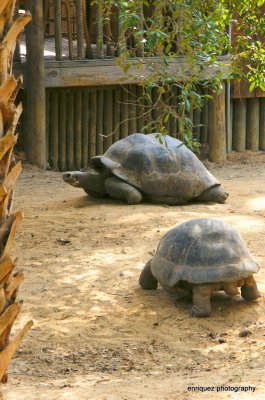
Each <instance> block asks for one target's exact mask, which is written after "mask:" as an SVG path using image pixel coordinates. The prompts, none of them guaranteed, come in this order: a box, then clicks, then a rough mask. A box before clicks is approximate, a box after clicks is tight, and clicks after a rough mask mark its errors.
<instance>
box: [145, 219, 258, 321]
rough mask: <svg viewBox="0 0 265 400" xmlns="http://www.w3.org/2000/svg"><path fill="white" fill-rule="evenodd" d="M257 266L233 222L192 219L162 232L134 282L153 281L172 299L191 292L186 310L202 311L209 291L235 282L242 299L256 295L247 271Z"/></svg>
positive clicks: (150, 284) (229, 290)
mask: <svg viewBox="0 0 265 400" xmlns="http://www.w3.org/2000/svg"><path fill="white" fill-rule="evenodd" d="M258 270H259V265H258V263H257V262H256V261H255V259H254V258H253V257H252V255H251V254H250V252H249V250H248V248H247V246H246V244H245V242H244V241H243V239H242V238H241V236H240V235H239V233H238V232H237V231H236V230H235V229H234V228H233V227H231V226H230V225H228V224H227V223H225V222H223V221H220V220H216V219H194V220H190V221H188V222H184V223H182V224H180V225H177V226H176V227H175V228H173V229H171V230H170V231H169V232H167V233H166V234H165V235H164V236H163V237H162V239H161V240H160V242H159V245H158V248H157V250H156V253H155V255H154V256H153V258H152V259H151V260H149V261H148V262H147V264H146V266H145V267H144V269H143V270H142V272H141V274H140V278H139V283H140V285H141V287H142V288H143V289H156V288H157V285H158V282H159V283H160V285H161V286H162V287H163V289H164V290H165V291H166V292H168V294H169V296H170V297H172V299H173V300H176V299H179V298H181V297H182V296H183V294H185V293H192V295H193V305H192V308H191V315H192V316H194V317H206V316H208V315H209V314H210V312H211V305H210V297H211V294H212V292H213V291H216V290H224V291H225V293H226V294H228V295H230V296H235V295H237V294H238V289H237V287H241V296H242V297H243V298H244V299H245V300H246V301H251V300H255V299H257V298H258V297H259V292H258V289H257V285H256V282H255V280H254V278H253V274H254V273H256V272H258Z"/></svg>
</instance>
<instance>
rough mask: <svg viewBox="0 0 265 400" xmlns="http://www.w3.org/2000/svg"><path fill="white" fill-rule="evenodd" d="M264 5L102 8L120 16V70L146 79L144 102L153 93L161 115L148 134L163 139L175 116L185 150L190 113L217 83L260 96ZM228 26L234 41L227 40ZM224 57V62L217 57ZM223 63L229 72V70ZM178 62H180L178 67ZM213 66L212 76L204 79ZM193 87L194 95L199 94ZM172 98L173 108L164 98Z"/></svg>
mask: <svg viewBox="0 0 265 400" xmlns="http://www.w3.org/2000/svg"><path fill="white" fill-rule="evenodd" d="M264 3H265V0H206V1H201V0H175V1H172V0H127V1H122V0H119V1H113V0H106V1H105V2H104V5H105V10H106V13H105V15H106V18H108V16H109V14H110V13H113V12H115V13H117V12H118V14H119V25H120V26H119V28H120V32H119V44H118V49H117V51H118V53H119V57H118V59H117V62H118V64H119V65H120V66H121V67H122V68H123V69H124V71H126V72H127V71H129V70H130V67H131V65H132V64H133V65H135V63H137V64H138V65H139V66H142V65H144V66H145V68H148V69H149V71H150V74H149V75H148V77H146V78H145V79H144V80H143V82H142V85H143V89H144V96H145V97H146V98H147V99H148V98H149V99H151V96H150V93H151V91H152V90H153V89H155V90H156V91H157V93H158V101H157V104H156V106H158V104H159V107H160V113H159V115H160V117H159V120H158V121H157V125H158V126H156V127H155V128H154V129H159V130H160V131H161V132H162V133H166V128H165V126H166V122H167V121H168V118H176V119H177V121H178V130H179V135H180V138H181V139H182V140H184V141H186V142H187V143H188V144H189V145H190V146H192V145H193V146H194V145H195V146H196V143H194V141H193V139H192V129H193V125H192V121H191V119H190V118H189V112H190V111H191V109H196V108H201V107H202V106H203V104H204V103H205V102H206V101H207V100H208V99H209V98H210V97H211V96H210V94H209V93H210V92H211V91H217V90H218V89H219V88H221V86H222V78H223V76H224V74H225V76H226V77H227V78H228V79H229V78H238V79H240V78H245V79H247V80H248V81H249V82H250V90H254V89H255V88H257V87H259V88H261V89H263V90H265V73H264V72H265V71H264V69H265V68H264V65H265V48H264V32H265V16H264V12H263V13H262V12H261V9H260V7H261V6H263V4H264ZM231 27H232V35H231ZM224 55H227V57H225V58H224V57H220V56H224ZM228 58H229V71H228ZM181 61H182V64H181ZM173 62H175V65H178V64H179V63H180V65H183V67H182V68H181V74H182V79H181V81H177V80H176V71H175V70H174V68H172V63H173ZM207 68H208V70H209V69H211V68H214V70H215V71H218V73H215V74H214V75H213V74H212V75H209V76H208V74H207V73H206V71H207ZM198 85H199V86H200V90H198ZM166 94H167V95H168V96H167V98H168V97H169V96H176V97H177V108H172V107H169V106H168V103H167V102H166V101H164V98H165V97H166V96H165V95H166Z"/></svg>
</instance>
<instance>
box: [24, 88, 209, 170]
mask: <svg viewBox="0 0 265 400" xmlns="http://www.w3.org/2000/svg"><path fill="white" fill-rule="evenodd" d="M152 100H153V105H154V104H155V103H156V101H157V93H156V92H155V90H154V91H153V93H152ZM169 104H170V105H171V106H173V107H177V103H176V97H172V98H170V101H169ZM153 105H152V104H150V103H147V102H146V101H145V100H144V99H143V97H142V88H141V87H140V86H139V85H123V86H121V85H115V86H105V87H101V86H97V87H83V88H80V87H75V88H73V87H70V88H48V89H46V148H47V156H46V159H47V163H48V165H49V166H50V167H51V168H53V169H59V170H62V171H65V170H67V169H80V168H85V167H86V166H87V165H88V161H89V159H90V158H91V157H93V156H94V155H98V154H103V153H104V152H105V151H106V150H107V148H108V147H109V146H110V145H111V144H112V143H114V142H115V141H117V140H119V139H122V138H125V137H127V136H128V135H129V134H132V133H136V132H141V131H142V130H143V128H144V126H146V125H147V124H149V123H150V122H151V121H156V120H157V117H158V114H159V112H160V110H159V107H154V106H153ZM25 107H26V104H25ZM25 115H26V114H25ZM189 117H190V118H191V119H192V121H193V123H194V137H195V138H196V139H197V140H198V141H199V142H201V143H202V144H203V146H202V150H203V155H204V156H205V155H206V153H205V152H206V151H207V148H208V146H207V143H208V118H209V117H208V105H206V106H205V107H204V108H203V110H202V111H199V110H197V109H196V110H194V111H192V112H191V113H190V115H189ZM23 127H25V120H24V121H23V122H22V131H23ZM166 129H167V130H168V132H169V134H170V135H172V136H173V137H177V135H178V124H177V121H176V119H173V118H171V119H169V120H168V122H167V124H166ZM151 131H152V129H151V128H150V129H149V130H148V131H147V133H150V132H151ZM23 134H24V138H25V135H26V132H22V133H21V142H20V147H21V149H23V146H24V143H25V142H26V140H24V138H23Z"/></svg>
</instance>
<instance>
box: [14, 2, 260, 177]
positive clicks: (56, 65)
mask: <svg viewBox="0 0 265 400" xmlns="http://www.w3.org/2000/svg"><path fill="white" fill-rule="evenodd" d="M47 3H49V5H52V7H53V10H54V11H53V17H54V19H53V31H54V43H53V57H52V59H51V58H50V56H49V57H45V48H46V47H45V43H46V44H47V43H48V45H49V43H50V42H49V41H48V42H46V41H43V38H44V39H45V14H46V12H44V9H45V7H46V8H47ZM66 3H67V7H66V8H64V5H65V4H66ZM89 3H90V2H89V1H85V0H67V1H66V0H60V1H59V0H36V1H33V0H28V2H27V4H28V8H29V9H30V11H31V13H32V15H33V22H32V23H31V26H29V27H28V28H27V31H26V44H27V57H26V63H22V64H19V66H18V70H19V71H20V72H22V73H23V75H24V76H25V92H26V113H25V115H24V118H23V121H24V122H23V125H24V132H25V134H24V135H23V142H24V148H25V149H26V153H27V158H28V160H29V161H30V162H31V163H33V164H36V165H38V166H40V167H41V168H46V167H47V166H48V165H49V166H50V167H52V168H55V169H58V168H59V169H63V170H64V169H65V168H72V167H73V168H74V167H75V168H81V167H85V166H86V164H87V161H85V159H84V157H85V156H86V155H88V157H89V156H90V155H92V154H94V152H95V151H96V152H97V154H99V152H102V151H103V150H104V149H105V148H106V146H107V143H109V144H111V143H112V141H113V140H117V139H118V138H121V137H124V135H125V133H124V132H125V130H126V129H127V132H126V135H128V134H131V133H134V132H135V131H136V129H137V130H138V131H139V128H141V124H140V123H139V120H142V122H143V118H141V115H140V107H136V110H135V107H131V105H132V96H131V95H130V93H131V92H133V93H136V94H137V93H139V92H140V87H139V83H140V82H141V81H142V79H143V77H144V76H146V74H148V73H150V72H149V70H148V67H146V68H141V69H138V68H137V66H136V65H135V66H134V65H133V66H132V67H131V68H130V70H129V73H124V72H123V71H122V70H121V68H120V67H118V66H117V65H116V64H115V55H117V54H118V53H119V47H118V45H117V43H118V38H119V24H118V14H117V12H116V11H117V10H115V9H114V10H113V14H112V17H111V19H110V23H109V25H107V26H103V25H102V23H101V17H102V13H103V8H102V4H103V2H99V3H98V4H97V5H93V7H94V8H93V7H92V8H91V7H90V8H88V7H87V4H89ZM45 5H46V6H45ZM65 10H66V11H65ZM144 12H146V10H145V11H144ZM64 19H65V22H63V21H64ZM43 21H44V22H43ZM70 22H72V24H71V23H70ZM67 38H68V39H67ZM65 40H66V42H65ZM124 42H125V43H126V45H127V46H128V48H129V51H130V52H131V56H132V62H133V58H134V57H135V56H136V55H139V54H138V53H139V49H135V48H134V41H133V38H132V37H131V35H130V33H128V35H127V37H124ZM137 52H138V53H137ZM50 53H51V52H50ZM43 54H44V56H43ZM223 58H224V59H226V58H225V57H223ZM152 60H155V59H152ZM136 62H137V61H136V60H135V63H136ZM146 62H147V63H148V59H146ZM227 63H228V64H229V60H227ZM170 67H171V69H172V72H173V73H174V74H175V76H176V78H177V79H180V80H181V77H182V72H183V70H187V69H188V68H189V66H188V65H187V64H186V62H185V59H184V58H180V59H179V61H178V62H177V63H176V62H171V63H170ZM218 72H219V71H216V70H213V69H205V70H204V71H203V73H202V78H203V77H205V76H212V75H214V74H216V73H218ZM224 79H225V76H224ZM241 86H242V85H241ZM241 86H240V87H241ZM237 87H238V85H237V83H233V82H232V84H231V85H230V84H225V83H224V88H223V92H222V93H219V94H213V101H212V102H211V103H209V105H208V107H207V110H203V111H202V113H201V114H200V113H198V110H194V111H192V112H191V115H192V119H193V122H194V125H195V128H194V134H195V136H196V137H197V138H198V139H199V140H200V141H201V143H203V144H204V145H205V147H206V148H207V149H208V150H207V157H208V158H209V159H210V160H211V161H223V160H225V158H226V153H227V152H229V151H231V150H236V151H244V150H245V149H247V148H249V149H251V150H254V151H256V150H259V149H261V150H263V149H264V147H265V128H264V123H263V122H262V121H264V119H265V116H264V101H263V99H262V98H260V99H259V100H256V98H255V99H253V100H251V99H246V100H243V101H242V100H240V101H239V100H238V99H239V95H238V93H239V91H238V90H237ZM83 92H84V93H85V92H86V94H83ZM90 92H94V94H93V95H90ZM126 92H127V94H126ZM263 95H264V93H262V92H260V93H259V96H263ZM64 96H65V98H64ZM105 96H107V98H108V101H109V104H111V107H108V106H107V104H106V102H107V100H106V99H105ZM90 97H91V98H90ZM128 99H129V104H127V109H126V107H125V106H124V104H126V102H127V103H128ZM154 102H155V94H154ZM243 103H245V105H244V104H243ZM104 105H105V108H104ZM71 107H73V108H72V110H71V109H70V108H71ZM107 108H108V109H109V111H108V113H107V114H106V112H105V111H104V109H107ZM209 110H210V112H208V111H209ZM138 111H139V113H138ZM93 112H94V113H96V115H94V116H92V114H93ZM246 113H247V114H246ZM70 114H72V115H70ZM156 115H157V114H156V112H155V111H154V112H152V113H151V117H152V118H156ZM246 115H248V118H247V117H246ZM238 117H240V118H238ZM122 118H125V120H124V121H125V122H124V123H122ZM132 118H136V121H135V122H132V121H131V119H132ZM45 120H46V121H45ZM126 120H128V121H127V122H126ZM248 120H250V121H252V122H251V123H248V122H247V121H248ZM106 121H109V122H108V123H107V122H106ZM253 121H255V123H254V122H253ZM115 124H117V125H115ZM242 124H243V125H244V126H242ZM200 125H201V126H200ZM120 126H121V129H120V130H122V131H123V133H122V134H121V133H117V132H118V131H119V127H120ZM199 126H200V127H199ZM67 129H68V131H69V132H70V133H68V134H64V133H63V131H64V130H65V132H66V130H67ZM88 129H89V130H90V133H86V132H87V131H88ZM176 129H177V125H176V123H175V124H174V123H173V122H171V125H170V132H171V134H172V135H175V134H176ZM80 130H81V133H80ZM82 132H83V133H82ZM111 132H113V135H112V137H110V133H111ZM115 132H116V133H115ZM94 136H95V138H94ZM102 137H104V138H103V139H102ZM63 138H65V141H66V142H65V143H63V144H61V143H60V141H61V140H63ZM84 146H85V147H86V148H85V149H84V148H83V147H84ZM65 147H66V149H68V150H69V155H68V159H67V157H66V156H65V154H66V150H64V148H65ZM60 148H61V149H60ZM70 154H72V156H71V157H70ZM61 157H63V158H61ZM80 160H81V161H80Z"/></svg>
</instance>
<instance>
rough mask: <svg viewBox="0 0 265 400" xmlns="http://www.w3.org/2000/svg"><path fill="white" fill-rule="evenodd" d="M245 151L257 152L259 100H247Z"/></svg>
mask: <svg viewBox="0 0 265 400" xmlns="http://www.w3.org/2000/svg"><path fill="white" fill-rule="evenodd" d="M247 149H250V150H252V151H258V150H259V99H248V100H247Z"/></svg>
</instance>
